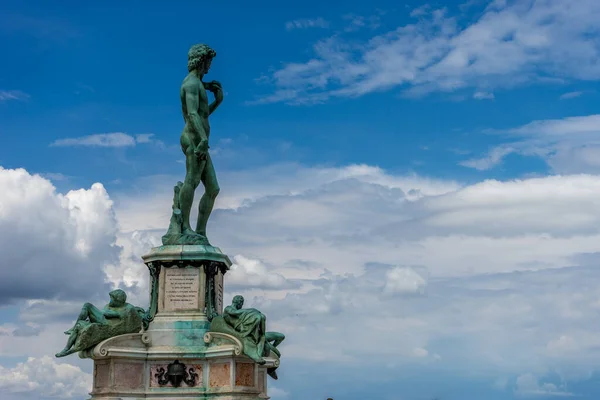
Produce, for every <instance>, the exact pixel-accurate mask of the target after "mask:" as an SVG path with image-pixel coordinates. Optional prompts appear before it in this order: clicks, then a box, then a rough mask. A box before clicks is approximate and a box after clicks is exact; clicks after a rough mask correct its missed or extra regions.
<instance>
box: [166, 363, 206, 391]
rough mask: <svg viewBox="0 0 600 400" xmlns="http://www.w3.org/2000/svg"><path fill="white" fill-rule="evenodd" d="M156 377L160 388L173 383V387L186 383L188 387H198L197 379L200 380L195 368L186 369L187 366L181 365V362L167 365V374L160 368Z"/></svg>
mask: <svg viewBox="0 0 600 400" xmlns="http://www.w3.org/2000/svg"><path fill="white" fill-rule="evenodd" d="M155 376H156V378H158V384H159V385H160V386H164V385H167V384H168V383H171V385H173V387H179V386H181V382H185V384H186V385H188V386H196V379H198V374H197V373H196V371H195V370H194V368H186V366H185V364H183V363H180V362H179V360H175V361H174V362H172V363H171V364H169V365H167V371H166V372H165V369H164V368H159V369H158V370H157V371H156V375H155Z"/></svg>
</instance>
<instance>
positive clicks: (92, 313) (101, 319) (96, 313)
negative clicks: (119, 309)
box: [65, 303, 107, 335]
mask: <svg viewBox="0 0 600 400" xmlns="http://www.w3.org/2000/svg"><path fill="white" fill-rule="evenodd" d="M88 319H89V321H90V322H97V323H100V324H105V323H107V321H106V317H105V316H104V313H103V312H102V310H100V309H98V308H97V307H96V306H94V305H93V304H92V303H85V304H84V305H83V307H81V312H80V313H79V316H78V317H77V321H75V325H74V326H73V327H72V328H71V329H69V330H68V331H66V332H65V334H66V335H71V333H72V332H73V331H74V330H75V328H76V327H77V324H78V323H79V321H87V320H88Z"/></svg>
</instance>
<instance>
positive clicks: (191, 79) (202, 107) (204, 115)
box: [179, 74, 210, 137]
mask: <svg viewBox="0 0 600 400" xmlns="http://www.w3.org/2000/svg"><path fill="white" fill-rule="evenodd" d="M192 88H195V89H196V91H197V92H198V110H196V111H197V112H198V116H199V117H200V125H201V126H202V128H203V129H204V132H205V134H206V136H207V137H208V136H209V135H210V125H209V123H208V115H209V114H210V112H209V104H208V95H207V93H206V89H205V88H204V84H203V83H202V81H201V80H200V79H199V78H198V77H197V76H195V75H194V74H189V75H188V76H187V77H186V78H185V79H184V80H183V83H182V84H181V89H180V92H179V96H180V99H181V109H182V112H183V119H184V120H185V127H184V128H183V131H184V133H197V132H194V131H193V127H192V125H191V123H190V120H189V116H188V113H189V111H191V110H188V109H187V107H188V106H187V103H186V95H187V93H188V91H189V90H190V89H192Z"/></svg>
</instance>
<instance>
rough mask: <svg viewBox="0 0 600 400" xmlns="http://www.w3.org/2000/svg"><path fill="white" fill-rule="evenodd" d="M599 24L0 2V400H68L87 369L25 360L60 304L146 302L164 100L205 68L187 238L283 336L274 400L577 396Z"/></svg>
mask: <svg viewBox="0 0 600 400" xmlns="http://www.w3.org/2000/svg"><path fill="white" fill-rule="evenodd" d="M598 17H600V3H597V2H596V1H594V0H578V2H576V3H575V2H565V1H560V0H540V1H532V0H514V1H501V0H496V1H488V0H470V1H467V0H465V1H464V2H450V1H446V2H444V1H440V2H436V3H433V2H429V3H428V2H424V1H409V2H404V3H401V4H400V3H397V2H392V1H370V2H365V1H344V2H341V1H338V2H323V1H320V2H317V1H312V0H308V1H303V2H285V3H282V2H276V1H262V2H258V3H257V2H254V3H248V2H242V1H227V2H220V3H218V4H216V5H213V4H211V5H203V4H201V3H200V2H187V1H180V2H177V3H173V4H166V3H162V2H130V3H129V4H128V5H127V6H124V5H123V4H120V3H119V4H118V3H117V2H104V3H98V4H87V3H82V2H74V1H63V2H61V3H60V5H56V4H52V5H50V4H49V3H48V2H38V1H28V2H27V5H26V6H25V5H24V4H23V2H19V1H11V0H7V1H4V2H3V3H2V5H1V6H0V54H4V55H6V56H7V57H6V60H5V61H4V62H3V63H1V64H0V167H1V168H0V186H2V187H3V188H5V190H3V191H2V192H3V193H2V194H0V241H1V242H2V243H3V244H0V250H2V251H3V252H4V253H3V254H8V255H9V257H8V259H7V260H5V262H4V263H3V264H2V265H3V268H2V271H1V272H0V278H2V282H3V283H0V291H2V293H4V294H3V295H1V296H0V304H1V305H2V308H0V322H2V325H0V335H1V336H0V393H3V396H2V397H3V398H5V397H4V395H6V396H21V395H20V394H16V393H20V391H21V389H20V388H21V387H22V386H23V385H25V386H27V382H25V381H21V380H20V379H24V378H22V377H23V376H36V377H38V378H39V379H42V378H41V377H42V376H46V375H48V376H50V377H52V378H50V377H49V378H44V379H42V381H43V382H42V383H41V384H40V385H38V386H35V385H33V386H31V385H29V386H27V387H29V388H30V389H28V390H27V391H26V395H27V396H29V397H30V398H32V399H38V398H44V393H46V394H51V393H54V392H53V391H57V392H56V393H60V395H61V396H64V397H65V398H69V397H70V396H71V397H77V396H81V393H85V391H86V390H87V389H86V386H85V385H86V384H87V383H86V382H88V381H86V380H85V379H89V372H90V368H91V365H90V364H91V363H90V362H89V361H85V360H83V361H82V360H78V359H77V360H75V359H68V360H65V361H64V362H63V361H62V360H61V361H60V362H56V361H53V360H52V359H48V358H44V357H46V356H49V355H52V354H54V353H55V352H56V351H57V350H59V347H62V341H63V340H64V338H63V337H62V335H61V334H60V333H61V332H62V331H63V330H64V327H65V326H66V325H68V324H69V323H70V321H71V320H72V318H73V316H74V313H76V312H77V307H78V306H79V304H81V303H82V302H84V301H88V300H94V301H95V302H102V301H104V297H105V295H104V293H106V292H107V290H108V289H109V288H110V287H113V286H120V287H123V288H125V289H126V290H127V291H128V293H129V295H130V298H131V299H133V300H132V301H134V300H135V301H137V302H138V303H139V304H141V305H143V304H145V303H144V302H147V284H148V283H147V274H146V271H145V269H144V268H145V267H144V266H143V265H142V264H141V263H140V262H139V259H140V256H141V255H142V254H144V253H145V252H146V251H148V249H149V248H150V247H151V246H153V245H156V244H157V243H158V240H159V238H160V236H161V235H162V233H163V231H164V229H165V228H166V226H167V224H168V218H169V212H170V211H169V210H170V199H171V197H172V192H171V190H172V185H173V184H174V183H175V182H176V181H177V180H181V179H182V178H183V176H184V173H185V167H184V164H183V163H182V161H183V157H182V154H181V150H180V149H179V145H178V143H179V135H180V132H181V129H182V127H183V124H182V122H183V121H182V117H181V109H180V103H179V99H178V90H179V86H180V84H181V81H182V79H183V78H184V77H185V75H186V73H187V70H186V63H187V60H186V55H187V51H188V49H189V47H190V46H191V45H193V44H195V43H200V42H204V43H208V44H209V45H210V46H211V47H213V48H214V49H215V50H216V51H217V57H216V59H215V60H214V62H213V64H212V68H211V71H210V73H209V75H208V76H207V79H216V80H219V81H220V82H221V83H222V84H223V88H224V92H225V101H224V103H223V104H222V106H221V107H220V108H219V110H218V111H217V112H215V113H214V114H213V115H212V116H211V127H212V131H211V132H212V135H211V151H212V154H213V159H214V162H215V167H216V169H217V176H218V178H219V181H220V184H221V189H222V190H221V194H220V195H219V198H218V200H217V205H216V210H215V212H214V214H213V217H212V218H211V222H210V225H209V235H210V236H211V241H212V242H213V243H215V244H216V245H218V246H220V247H221V248H222V249H223V250H224V251H226V252H227V253H228V254H230V255H231V256H232V257H233V258H234V260H235V265H234V269H233V270H232V271H231V273H230V275H229V281H227V285H228V287H226V290H227V292H228V293H227V296H229V297H228V299H230V297H231V296H233V294H236V293H242V294H244V295H245V296H246V297H247V298H248V299H249V302H250V303H252V304H254V306H256V307H258V308H261V309H264V310H265V312H266V313H267V315H268V317H269V321H271V322H270V323H271V324H272V326H273V327H274V328H273V329H275V328H278V327H280V329H282V330H285V329H288V331H287V332H286V333H287V336H288V339H287V340H286V342H285V344H284V345H283V346H282V351H283V353H284V357H285V360H284V363H283V364H284V365H283V366H282V369H281V371H282V373H281V374H280V377H281V379H280V380H279V381H278V382H276V383H275V384H274V385H273V387H274V388H275V389H273V393H272V396H273V399H300V400H304V399H307V398H320V397H322V398H326V397H327V396H333V397H334V398H336V399H359V398H360V399H364V398H373V399H390V400H395V399H402V400H406V399H423V400H429V399H431V398H433V397H435V396H438V397H439V398H440V399H444V400H446V399H461V400H464V399H481V398H485V399H499V400H504V399H513V398H521V397H532V398H538V399H546V398H555V397H557V396H577V398H581V399H595V398H597V396H598V387H600V386H599V384H598V382H600V381H599V380H598V370H597V366H598V365H599V362H600V352H599V351H598V348H600V347H598V346H600V342H599V340H598V339H596V338H595V336H596V332H597V329H598V328H600V325H599V324H598V322H596V321H597V320H598V311H599V310H600V291H598V290H597V289H596V287H598V285H595V283H600V274H598V273H597V272H596V271H595V265H596V264H597V262H596V261H597V260H598V253H599V252H600V245H598V243H600V241H599V240H598V239H600V232H599V231H598V226H600V225H599V222H600V211H599V210H600V207H599V204H598V201H597V199H598V198H599V197H598V195H600V176H598V173H600V162H598V161H597V160H599V159H600V139H599V136H598V133H599V131H600V116H599V115H597V113H598V111H597V104H598V100H599V98H598V96H599V92H598V89H599V80H600V64H599V63H598V54H599V52H600V36H599V32H598V28H597V21H598ZM20 169H23V170H20ZM17 246H19V247H17ZM17 248H19V249H20V250H18V251H17V250H15V249H17ZM14 265H18V266H20V268H19V269H18V270H15V268H11V267H10V266H14ZM74 270H77V271H78V274H77V276H75V275H73V271H74ZM56 277H68V278H64V279H56ZM234 292H235V293H234ZM90 297H91V298H90ZM49 309H51V310H52V312H47V311H43V310H49ZM292 315H295V317H292ZM340 332H345V336H347V337H345V338H344V339H345V340H340V339H339V335H340ZM50 346H53V347H52V348H49V347H50ZM286 346H287V347H286ZM370 346H372V347H374V348H371V347H370ZM307 348H310V349H311V350H310V351H307V350H306V349H307ZM28 358H29V359H28ZM65 363H66V364H65ZM3 376H5V377H12V378H10V379H9V378H3ZM75 376H83V377H85V379H84V380H83V381H81V382H83V383H81V384H77V385H75V384H72V385H71V386H69V387H68V390H66V391H63V390H62V389H61V390H59V389H57V386H55V385H56V382H58V381H61V380H63V381H65V382H66V381H68V379H71V378H72V377H75ZM17 377H20V378H17ZM65 377H67V378H68V379H67V378H65ZM306 381H310V382H314V384H311V387H307V386H306ZM53 385H54V386H53ZM319 396H320V397H319ZM8 398H12V397H8ZM15 398H16V397H15Z"/></svg>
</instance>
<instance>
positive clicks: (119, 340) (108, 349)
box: [87, 333, 279, 400]
mask: <svg viewBox="0 0 600 400" xmlns="http://www.w3.org/2000/svg"><path fill="white" fill-rule="evenodd" d="M202 342H204V344H205V345H206V347H205V348H204V351H198V352H193V353H190V352H188V353H186V352H184V351H181V349H173V350H172V351H170V352H166V351H165V348H164V347H163V348H153V346H152V343H151V342H150V337H149V336H148V334H147V333H139V334H130V335H122V336H117V337H114V338H111V339H108V340H105V341H104V342H102V343H100V344H99V345H98V346H96V347H95V348H94V349H93V350H92V351H91V352H90V353H89V354H87V356H89V357H91V358H93V359H94V383H93V390H92V392H91V393H90V395H91V399H94V400H100V399H102V400H117V399H119V400H126V399H127V400H141V399H164V400H167V399H169V400H171V399H202V398H211V399H220V400H241V399H245V400H265V399H269V397H268V395H267V368H270V367H275V366H278V365H279V359H278V358H277V356H276V355H274V354H271V357H267V358H266V360H267V364H266V365H262V366H259V365H257V364H256V363H254V362H253V361H252V360H250V359H249V358H247V357H245V356H243V355H242V347H241V343H240V342H239V341H238V340H237V339H235V338H233V337H231V336H229V335H226V334H220V333H207V334H206V335H205V336H204V338H202ZM175 361H177V362H178V363H179V364H184V366H185V369H183V368H182V370H184V371H185V372H184V374H185V376H186V379H183V380H180V381H179V382H176V380H174V379H171V380H169V379H168V372H169V371H170V369H169V366H170V365H171V367H172V364H173V363H174V362H175Z"/></svg>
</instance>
